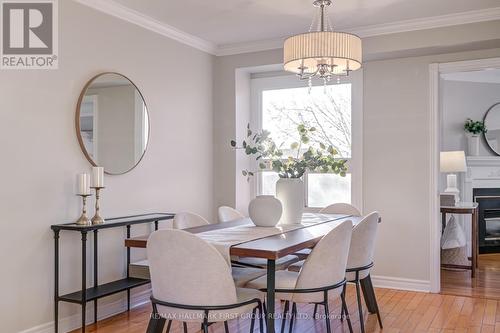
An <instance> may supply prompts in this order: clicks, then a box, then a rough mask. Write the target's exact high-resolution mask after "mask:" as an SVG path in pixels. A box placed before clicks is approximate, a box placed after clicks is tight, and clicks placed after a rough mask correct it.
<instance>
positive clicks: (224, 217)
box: [218, 206, 245, 223]
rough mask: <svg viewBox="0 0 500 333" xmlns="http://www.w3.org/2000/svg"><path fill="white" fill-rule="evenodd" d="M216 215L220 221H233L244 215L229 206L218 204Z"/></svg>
mask: <svg viewBox="0 0 500 333" xmlns="http://www.w3.org/2000/svg"><path fill="white" fill-rule="evenodd" d="M218 216H219V222H220V223H223V222H229V221H234V220H238V219H242V218H244V217H245V215H243V214H241V213H240V212H239V211H237V210H236V209H234V208H232V207H229V206H220V207H219V209H218Z"/></svg>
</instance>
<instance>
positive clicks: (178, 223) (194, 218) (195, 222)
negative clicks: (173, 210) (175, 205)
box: [172, 212, 210, 229]
mask: <svg viewBox="0 0 500 333" xmlns="http://www.w3.org/2000/svg"><path fill="white" fill-rule="evenodd" d="M207 224H210V222H208V221H207V220H205V219H204V218H203V217H201V216H200V215H198V214H195V213H190V212H182V213H177V214H175V216H174V221H173V223H172V227H173V228H174V229H188V228H194V227H200V226H203V225H207Z"/></svg>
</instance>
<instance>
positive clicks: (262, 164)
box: [259, 163, 267, 169]
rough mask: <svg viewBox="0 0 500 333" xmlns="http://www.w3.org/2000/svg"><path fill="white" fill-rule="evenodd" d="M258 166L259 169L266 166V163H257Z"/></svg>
mask: <svg viewBox="0 0 500 333" xmlns="http://www.w3.org/2000/svg"><path fill="white" fill-rule="evenodd" d="M259 168H261V169H265V168H267V166H266V163H259Z"/></svg>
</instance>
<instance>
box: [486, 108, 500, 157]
mask: <svg viewBox="0 0 500 333" xmlns="http://www.w3.org/2000/svg"><path fill="white" fill-rule="evenodd" d="M498 105H500V102H497V103H495V104H493V105H492V106H490V107H489V108H488V110H487V111H486V113H485V114H484V117H483V123H484V125H485V126H486V117H488V114H489V113H490V111H491V110H493V108H494V107H496V106H498ZM486 128H488V127H487V126H486ZM483 139H484V141H485V142H486V145H487V146H488V148H489V149H490V151H491V152H492V153H493V154H495V155H497V156H500V152H497V151H495V149H493V148H492V147H491V146H490V143H489V142H488V139H487V138H486V133H483Z"/></svg>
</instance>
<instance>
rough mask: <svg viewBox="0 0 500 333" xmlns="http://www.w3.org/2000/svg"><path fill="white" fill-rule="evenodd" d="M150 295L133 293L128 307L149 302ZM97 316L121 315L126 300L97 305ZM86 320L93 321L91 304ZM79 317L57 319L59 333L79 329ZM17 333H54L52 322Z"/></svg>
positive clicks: (142, 292)
mask: <svg viewBox="0 0 500 333" xmlns="http://www.w3.org/2000/svg"><path fill="white" fill-rule="evenodd" d="M150 295H151V290H150V289H148V290H144V291H141V292H139V293H135V294H133V295H131V297H130V306H131V307H132V308H135V307H137V306H140V305H142V304H145V303H148V302H149V297H150ZM61 304H62V303H61ZM98 309H99V314H98V316H97V318H98V319H99V320H101V319H105V318H108V317H111V316H114V315H116V314H118V313H121V312H123V311H125V310H126V309H127V299H126V298H122V299H120V300H118V301H115V302H112V303H107V304H102V305H101V304H99V308H98ZM86 316H87V318H88V320H87V324H91V323H93V321H94V308H93V303H92V302H89V305H88V306H87V314H86ZM81 318H82V317H81V315H80V314H75V315H72V316H69V317H66V318H59V332H60V333H63V332H69V331H73V330H76V329H78V328H80V327H81V320H82V319H81ZM19 333H54V322H53V321H51V322H49V323H45V324H42V325H38V326H35V327H31V328H28V329H27V330H24V331H21V332H19Z"/></svg>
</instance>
